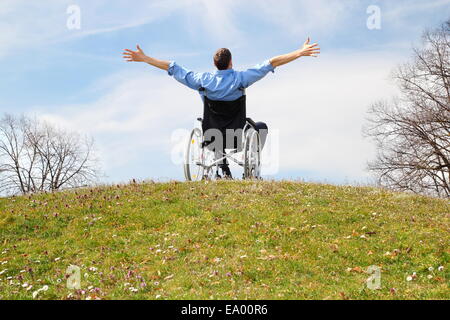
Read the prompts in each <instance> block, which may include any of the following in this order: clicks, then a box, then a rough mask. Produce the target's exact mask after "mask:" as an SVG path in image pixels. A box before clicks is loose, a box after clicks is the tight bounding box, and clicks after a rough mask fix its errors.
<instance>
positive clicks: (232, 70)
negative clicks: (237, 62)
mask: <svg viewBox="0 0 450 320" xmlns="http://www.w3.org/2000/svg"><path fill="white" fill-rule="evenodd" d="M232 72H234V69H227V70H216V72H215V73H216V74H227V73H232Z"/></svg>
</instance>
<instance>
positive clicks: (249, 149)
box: [244, 130, 261, 179]
mask: <svg viewBox="0 0 450 320" xmlns="http://www.w3.org/2000/svg"><path fill="white" fill-rule="evenodd" d="M244 152H245V154H244V158H245V163H244V178H245V179H260V178H261V142H260V137H259V134H258V132H257V131H255V130H251V131H250V132H249V133H248V134H247V137H246V141H245V149H244Z"/></svg>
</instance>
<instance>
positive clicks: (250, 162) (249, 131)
mask: <svg viewBox="0 0 450 320" xmlns="http://www.w3.org/2000/svg"><path fill="white" fill-rule="evenodd" d="M203 98H204V108H203V118H198V119H197V120H198V121H199V123H200V126H199V127H197V128H194V129H193V130H192V132H191V134H190V136H189V140H188V143H187V147H186V149H185V154H184V175H185V178H186V180H187V181H202V180H217V179H220V178H221V177H220V175H219V168H220V165H221V164H223V163H226V162H227V161H231V162H234V163H236V164H238V165H239V166H240V167H242V168H243V170H244V173H243V175H242V177H243V179H261V151H262V146H261V137H260V134H259V132H258V130H257V128H256V123H255V122H254V121H253V120H252V119H250V118H247V117H246V96H245V92H244V94H243V96H242V97H241V98H239V99H237V100H235V101H212V100H209V99H208V98H207V97H206V95H204V96H203ZM211 130H213V132H215V133H220V135H221V137H220V136H219V138H222V139H219V140H222V141H220V142H219V143H215V142H217V140H216V139H214V138H217V135H214V138H213V139H211V137H210V135H209V134H208V133H209V132H211ZM230 132H233V135H232V141H230V135H229V133H230ZM226 140H228V141H226ZM218 145H219V147H218ZM220 145H221V146H220ZM229 146H231V148H228V147H229Z"/></svg>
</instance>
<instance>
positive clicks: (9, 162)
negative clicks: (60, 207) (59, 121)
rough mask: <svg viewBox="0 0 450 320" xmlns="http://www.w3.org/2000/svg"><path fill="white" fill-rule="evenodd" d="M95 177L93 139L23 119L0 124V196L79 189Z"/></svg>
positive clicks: (6, 120) (8, 117)
mask: <svg viewBox="0 0 450 320" xmlns="http://www.w3.org/2000/svg"><path fill="white" fill-rule="evenodd" d="M98 173H99V171H98V169H97V162H96V161H95V158H94V154H93V140H92V139H88V138H84V137H81V136H80V135H78V134H76V133H73V132H67V131H64V130H59V129H57V128H55V127H53V126H51V125H50V124H49V123H46V122H43V121H38V120H36V119H31V118H27V117H24V116H22V117H20V118H16V117H14V116H11V115H8V114H6V115H4V117H3V118H2V119H1V120H0V193H9V194H16V193H22V194H26V193H32V192H40V191H56V190H61V189H65V188H71V187H80V186H83V185H86V184H89V183H92V182H94V181H95V180H96V179H97V178H98Z"/></svg>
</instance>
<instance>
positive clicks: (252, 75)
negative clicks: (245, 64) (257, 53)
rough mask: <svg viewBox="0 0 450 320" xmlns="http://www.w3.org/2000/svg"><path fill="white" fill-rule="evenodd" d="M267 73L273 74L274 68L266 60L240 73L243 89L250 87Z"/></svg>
mask: <svg viewBox="0 0 450 320" xmlns="http://www.w3.org/2000/svg"><path fill="white" fill-rule="evenodd" d="M269 72H275V68H274V67H273V66H272V64H271V63H270V60H266V61H264V62H263V63H261V64H258V65H257V66H255V67H253V68H250V69H248V70H246V71H242V72H241V81H242V86H243V87H244V88H248V87H250V86H251V85H252V84H254V83H255V82H256V81H259V80H261V79H262V78H264V77H265V76H266V75H267V74H268V73H269Z"/></svg>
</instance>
